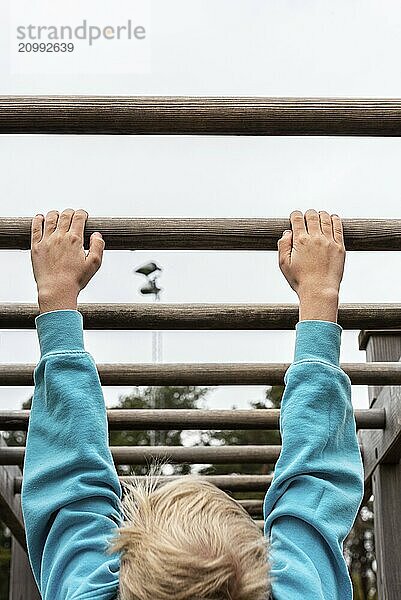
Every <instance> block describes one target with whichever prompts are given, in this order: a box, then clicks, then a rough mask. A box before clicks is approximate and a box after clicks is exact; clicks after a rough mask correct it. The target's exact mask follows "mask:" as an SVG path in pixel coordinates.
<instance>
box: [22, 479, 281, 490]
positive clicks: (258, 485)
mask: <svg viewBox="0 0 401 600" xmlns="http://www.w3.org/2000/svg"><path fill="white" fill-rule="evenodd" d="M183 477H185V475H184V476H182V475H161V476H160V477H158V478H157V480H158V482H159V483H160V484H164V483H167V482H169V481H177V480H178V479H182V478H183ZM201 477H202V480H205V481H208V482H209V483H213V485H215V486H216V487H218V488H220V489H221V490H224V491H225V492H265V491H266V490H267V489H268V487H269V485H270V484H271V481H272V476H271V475H202V476H201ZM146 480H148V476H146V475H137V476H135V477H132V476H131V477H120V482H121V484H123V490H124V484H127V485H135V484H136V483H143V482H144V481H146ZM21 486H22V478H21V477H16V478H15V480H14V493H15V494H20V493H21Z"/></svg>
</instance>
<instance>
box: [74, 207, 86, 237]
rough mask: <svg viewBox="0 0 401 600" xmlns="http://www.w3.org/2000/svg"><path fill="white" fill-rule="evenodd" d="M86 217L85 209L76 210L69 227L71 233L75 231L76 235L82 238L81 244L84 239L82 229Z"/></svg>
mask: <svg viewBox="0 0 401 600" xmlns="http://www.w3.org/2000/svg"><path fill="white" fill-rule="evenodd" d="M87 218H88V213H87V212H86V210H83V209H82V208H80V209H79V210H76V211H75V214H74V216H73V218H72V223H71V227H70V231H71V233H75V234H76V235H79V236H80V238H81V239H82V244H83V240H84V231H85V225H86V220H87Z"/></svg>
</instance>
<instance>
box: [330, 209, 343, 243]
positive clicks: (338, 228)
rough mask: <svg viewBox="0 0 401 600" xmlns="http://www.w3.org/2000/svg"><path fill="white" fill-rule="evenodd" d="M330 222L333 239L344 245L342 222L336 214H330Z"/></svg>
mask: <svg viewBox="0 0 401 600" xmlns="http://www.w3.org/2000/svg"><path fill="white" fill-rule="evenodd" d="M331 222H332V224H333V237H334V240H335V241H336V242H337V243H338V244H341V245H344V231H343V224H342V221H341V219H340V217H339V216H338V215H331Z"/></svg>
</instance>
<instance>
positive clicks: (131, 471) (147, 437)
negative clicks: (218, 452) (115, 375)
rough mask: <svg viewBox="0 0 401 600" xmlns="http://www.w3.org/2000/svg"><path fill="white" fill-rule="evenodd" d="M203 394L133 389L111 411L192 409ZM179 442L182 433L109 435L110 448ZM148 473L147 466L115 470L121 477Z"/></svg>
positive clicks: (184, 468) (184, 470) (182, 471)
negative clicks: (111, 446)
mask: <svg viewBox="0 0 401 600" xmlns="http://www.w3.org/2000/svg"><path fill="white" fill-rule="evenodd" d="M207 392H208V389H207V388H200V387H194V386H180V387H179V386H165V387H157V388H152V387H147V388H135V389H134V390H133V391H132V392H131V394H129V395H127V396H123V397H121V398H120V401H119V403H118V405H117V406H115V407H114V408H119V409H122V408H126V409H130V408H135V409H150V408H157V409H162V408H169V409H180V408H181V409H196V408H199V407H200V405H201V404H202V402H203V400H204V398H205V396H206V394H207ZM183 441H184V434H183V431H182V430H168V431H111V432H110V444H111V445H113V446H154V445H156V446H180V445H182V443H183ZM148 470H149V469H148V466H147V465H143V466H142V465H136V466H128V465H127V466H120V467H119V472H120V474H122V475H146V473H147V472H148ZM173 470H174V473H175V474H177V475H187V474H188V473H190V472H191V466H190V465H188V464H183V465H174V467H173Z"/></svg>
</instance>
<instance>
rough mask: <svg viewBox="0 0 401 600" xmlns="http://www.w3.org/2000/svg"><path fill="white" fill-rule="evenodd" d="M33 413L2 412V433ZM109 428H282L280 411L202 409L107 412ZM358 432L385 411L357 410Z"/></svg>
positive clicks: (379, 422) (381, 422)
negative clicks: (280, 425) (280, 426)
mask: <svg viewBox="0 0 401 600" xmlns="http://www.w3.org/2000/svg"><path fill="white" fill-rule="evenodd" d="M29 415H30V411H29V410H8V411H0V430H2V431H26V430H27V429H28V423H29ZM107 417H108V422H109V428H110V429H111V430H115V431H124V430H139V431H141V430H142V429H156V430H158V431H162V430H167V429H180V430H197V429H230V430H236V429H248V430H250V429H265V430H275V429H278V427H279V418H280V411H279V410H278V409H274V408H269V409H256V410H242V409H241V410H239V409H235V410H199V409H188V410H187V409H175V408H174V409H144V408H141V409H131V408H130V409H112V410H108V411H107ZM355 420H356V425H357V427H358V429H383V428H384V427H385V422H386V417H385V412H384V410H381V409H380V410H379V409H376V410H375V409H369V410H358V409H357V410H355Z"/></svg>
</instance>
